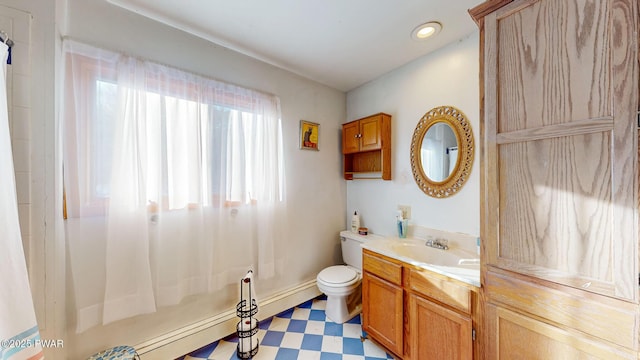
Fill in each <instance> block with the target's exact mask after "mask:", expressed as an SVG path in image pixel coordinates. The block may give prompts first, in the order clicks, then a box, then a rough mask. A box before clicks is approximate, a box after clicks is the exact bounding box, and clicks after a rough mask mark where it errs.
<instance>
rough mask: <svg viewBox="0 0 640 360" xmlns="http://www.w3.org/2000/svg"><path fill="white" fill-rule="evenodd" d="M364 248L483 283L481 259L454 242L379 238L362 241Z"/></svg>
mask: <svg viewBox="0 0 640 360" xmlns="http://www.w3.org/2000/svg"><path fill="white" fill-rule="evenodd" d="M362 246H363V247H364V248H367V249H369V250H372V251H375V252H378V253H380V254H383V255H386V256H389V257H391V258H395V259H397V260H400V261H404V262H407V263H409V264H412V265H415V266H418V267H424V268H426V269H429V270H432V271H435V272H438V273H440V274H443V275H446V276H449V277H453V278H455V279H458V280H461V281H465V282H468V283H469V284H472V285H475V286H480V259H479V258H478V256H477V255H476V254H475V253H473V252H470V251H468V250H465V249H462V248H459V247H457V246H455V245H454V246H452V247H450V248H449V249H448V250H442V249H436V248H433V247H429V246H426V245H425V240H420V239H412V238H408V239H402V240H400V239H398V238H393V239H387V238H383V239H378V240H373V241H370V242H365V243H364V244H362Z"/></svg>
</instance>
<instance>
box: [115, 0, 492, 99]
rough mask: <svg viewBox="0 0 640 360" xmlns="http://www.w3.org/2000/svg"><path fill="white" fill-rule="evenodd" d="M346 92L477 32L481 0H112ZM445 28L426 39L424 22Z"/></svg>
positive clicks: (124, 6) (129, 8)
mask: <svg viewBox="0 0 640 360" xmlns="http://www.w3.org/2000/svg"><path fill="white" fill-rule="evenodd" d="M107 1H109V2H111V3H113V4H115V5H117V6H120V7H123V8H125V9H127V10H130V11H134V12H136V13H139V14H141V15H143V16H146V17H149V18H152V19H154V20H157V21H160V22H163V23H166V24H168V25H170V26H173V27H176V28H178V29H181V30H183V31H186V32H189V33H192V34H194V35H196V36H199V37H202V38H204V39H206V40H209V41H211V42H214V43H216V44H218V45H222V46H224V47H227V48H229V49H232V50H235V51H238V52H240V53H243V54H245V55H248V56H251V57H254V58H256V59H259V60H262V61H264V62H267V63H269V64H272V65H275V66H277V67H280V68H283V69H286V70H289V71H291V72H293V73H296V74H298V75H301V76H304V77H306V78H309V79H312V80H315V81H318V82H320V83H323V84H325V85H328V86H331V87H333V88H335V89H338V90H342V91H349V90H352V89H354V88H356V87H358V86H360V85H362V84H364V83H366V82H368V81H370V80H373V79H375V78H377V77H379V76H381V75H383V74H385V73H387V72H389V71H391V70H393V69H396V68H398V67H400V66H402V65H404V64H406V63H408V62H411V61H412V60H415V59H417V58H419V57H421V56H423V55H426V54H428V53H430V52H432V51H434V50H436V49H438V48H441V47H442V46H444V45H446V44H449V43H452V42H455V41H457V40H459V39H461V38H464V37H465V36H467V35H469V34H471V33H472V32H474V31H476V30H477V27H476V25H475V23H474V22H473V20H472V19H471V17H470V16H469V14H468V13H467V10H468V9H470V8H472V7H474V6H475V5H477V4H479V3H480V2H482V0H321V1H305V0H226V1H224V0H180V1H177V0H107ZM428 21H438V22H440V23H442V31H440V33H439V34H438V35H437V36H436V37H433V38H430V39H428V40H426V41H420V42H419V41H415V40H413V39H412V38H411V32H412V30H413V29H414V28H415V27H416V26H418V25H420V24H422V23H425V22H428Z"/></svg>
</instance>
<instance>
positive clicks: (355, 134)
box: [342, 121, 360, 154]
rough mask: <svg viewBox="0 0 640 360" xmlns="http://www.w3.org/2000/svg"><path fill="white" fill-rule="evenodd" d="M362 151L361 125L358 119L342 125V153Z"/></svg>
mask: <svg viewBox="0 0 640 360" xmlns="http://www.w3.org/2000/svg"><path fill="white" fill-rule="evenodd" d="M358 151H360V125H359V124H358V122H357V121H352V122H350V123H347V124H344V125H342V153H343V154H351V153H354V152H358Z"/></svg>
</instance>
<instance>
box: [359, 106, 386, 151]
mask: <svg viewBox="0 0 640 360" xmlns="http://www.w3.org/2000/svg"><path fill="white" fill-rule="evenodd" d="M381 133H382V116H380V115H379V116H374V117H370V118H367V119H363V120H360V151H369V150H378V149H380V148H381V147H382V141H381V136H380V134H381Z"/></svg>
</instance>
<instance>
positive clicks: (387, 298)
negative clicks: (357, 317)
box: [362, 271, 404, 356]
mask: <svg viewBox="0 0 640 360" xmlns="http://www.w3.org/2000/svg"><path fill="white" fill-rule="evenodd" d="M402 295H403V290H402V288H401V287H400V286H398V285H395V284H392V283H390V282H388V281H386V280H383V279H381V278H379V277H377V276H375V275H372V274H370V273H368V272H366V271H365V272H364V274H363V278H362V317H363V321H362V328H363V329H364V331H366V332H367V333H368V335H369V336H370V337H372V338H373V339H374V340H375V341H377V342H379V343H380V344H381V345H383V346H384V347H386V348H387V349H389V350H390V351H392V352H394V353H395V354H396V355H400V356H401V355H402V353H403V351H402V350H403V315H404V313H403V297H402Z"/></svg>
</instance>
